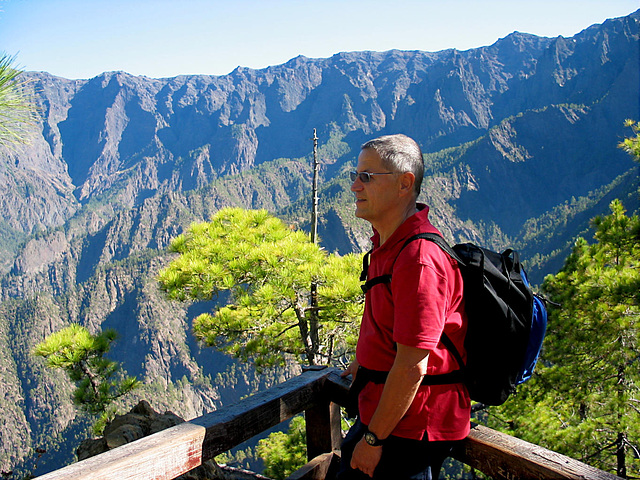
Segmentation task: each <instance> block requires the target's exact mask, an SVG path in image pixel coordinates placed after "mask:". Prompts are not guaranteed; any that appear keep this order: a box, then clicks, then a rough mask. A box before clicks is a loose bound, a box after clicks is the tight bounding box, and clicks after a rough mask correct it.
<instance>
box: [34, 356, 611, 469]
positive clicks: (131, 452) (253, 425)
mask: <svg viewBox="0 0 640 480" xmlns="http://www.w3.org/2000/svg"><path fill="white" fill-rule="evenodd" d="M347 391H348V381H347V380H346V379H344V378H341V377H340V375H339V372H338V371H337V370H336V369H331V368H323V369H312V370H308V371H305V372H304V373H303V374H302V375H300V376H298V377H295V378H292V379H291V380H288V381H287V382H284V383H282V384H280V385H277V386H275V387H273V388H271V389H269V390H266V391H263V392H260V393H257V394H255V395H253V396H251V397H249V398H247V399H245V400H243V401H242V402H239V403H237V404H236V405H233V406H230V407H225V408H223V409H220V410H218V411H215V412H212V413H209V414H206V415H203V416H202V417H198V418H195V419H193V420H190V421H188V422H185V423H182V424H180V425H177V426H175V427H172V428H169V429H167V430H163V431H162V432H158V433H156V434H154V435H150V436H148V437H145V438H142V439H140V440H137V441H135V442H132V443H129V444H126V445H123V446H121V447H118V448H116V449H114V450H111V451H109V452H106V453H103V454H100V455H97V456H95V457H91V458H88V459H86V460H83V461H81V462H77V463H74V464H72V465H69V466H67V467H64V468H62V469H60V470H56V471H54V472H51V473H48V474H46V475H42V476H40V477H37V480H83V479H86V480H89V479H91V480H111V479H113V478H118V479H119V480H148V479H155V480H172V479H174V478H175V477H177V476H179V475H182V474H183V473H186V472H188V471H190V470H192V469H193V468H196V467H198V466H199V465H201V464H202V463H203V462H206V461H208V460H211V459H212V458H214V457H215V456H216V455H218V454H220V453H223V452H226V451H228V450H229V449H231V448H233V447H235V446H236V445H238V444H240V443H242V442H244V441H245V440H248V439H250V438H252V437H253V436H255V435H257V434H259V433H260V432H263V431H265V430H267V429H269V428H271V427H273V426H275V425H278V424H279V423H281V422H283V421H285V420H287V419H289V418H291V417H293V416H294V415H297V414H298V413H302V412H305V415H306V419H307V449H308V456H309V459H313V461H312V462H311V463H310V464H309V465H308V466H307V467H306V468H305V469H302V470H301V471H299V472H298V473H296V474H295V475H293V476H292V477H291V479H292V480H293V479H294V478H295V479H303V478H304V479H322V478H325V477H324V475H325V473H326V471H327V470H328V468H329V465H330V464H332V462H333V463H335V462H334V460H335V456H336V455H338V454H339V452H338V450H339V447H340V440H341V435H340V433H341V432H340V407H339V405H344V404H345V400H346V394H347ZM454 457H455V458H457V459H459V460H461V461H463V462H464V463H466V464H468V465H470V466H472V467H474V468H476V469H478V470H479V471H481V472H483V473H485V474H487V475H490V476H491V477H493V478H495V479H521V478H527V479H540V480H546V479H571V480H578V479H587V478H588V479H594V480H614V479H618V478H619V477H616V476H615V475H612V474H609V473H607V472H603V471H601V470H598V469H596V468H593V467H590V466H589V465H586V464H584V463H581V462H578V461H577V460H574V459H572V458H569V457H566V456H563V455H560V454H558V453H555V452H552V451H550V450H547V449H544V448H542V447H539V446H537V445H532V444H530V443H527V442H524V441H522V440H519V439H516V438H514V437H511V436H509V435H505V434H502V433H499V432H496V431H493V430H491V429H488V428H486V427H482V426H474V428H473V429H472V431H471V434H470V435H469V437H467V439H466V440H465V441H464V442H463V443H462V445H461V448H460V449H459V450H457V451H456V452H455V453H454Z"/></svg>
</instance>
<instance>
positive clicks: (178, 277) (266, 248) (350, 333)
mask: <svg viewBox="0 0 640 480" xmlns="http://www.w3.org/2000/svg"><path fill="white" fill-rule="evenodd" d="M170 249H171V250H172V251H174V252H177V253H179V254H180V256H179V257H177V258H176V259H174V260H173V261H172V262H171V264H170V265H169V266H168V267H167V268H166V269H164V270H163V271H162V272H161V273H160V276H159V281H160V284H161V287H162V288H163V289H164V290H165V291H166V292H167V294H168V295H169V297H170V298H172V299H176V300H180V301H185V300H188V299H192V300H210V299H212V298H214V297H217V296H218V295H219V294H220V293H222V292H228V293H229V294H230V298H229V302H228V303H227V304H224V305H222V306H218V307H217V308H216V309H215V311H214V312H212V313H205V314H202V315H200V316H198V317H197V318H196V319H195V321H194V332H195V334H196V336H197V337H199V338H200V339H202V340H204V341H205V342H206V343H207V344H208V345H210V346H215V347H217V348H218V349H220V350H222V351H224V352H226V353H230V354H233V355H234V356H236V357H239V358H241V359H243V360H245V361H246V360H250V361H253V362H254V363H255V365H256V366H257V367H258V368H263V367H271V366H275V365H283V364H284V363H285V361H286V358H287V355H291V356H293V357H294V358H295V359H296V360H298V361H299V362H301V363H306V364H309V365H315V364H330V363H331V362H333V361H335V360H336V359H340V358H341V357H343V356H344V355H345V354H347V353H348V352H349V351H350V350H351V349H352V348H353V345H354V344H355V341H356V334H357V322H358V320H359V318H360V316H361V313H362V295H361V293H362V292H361V290H360V284H359V281H358V272H359V269H360V257H359V256H356V255H346V256H342V257H341V256H338V255H334V254H327V253H326V252H325V251H323V250H322V248H320V247H319V246H318V245H315V244H313V243H311V241H310V239H309V236H308V235H307V234H306V233H304V232H302V231H298V230H295V229H292V228H291V227H289V226H287V225H285V224H284V223H283V222H282V221H281V220H279V219H277V218H275V217H273V216H271V215H270V214H269V213H268V212H267V211H265V210H243V209H240V208H226V209H223V210H220V211H219V212H218V213H217V214H216V215H214V216H213V218H212V219H211V221H210V222H204V223H199V224H194V225H192V226H191V227H190V228H189V230H188V231H187V232H186V233H185V234H183V235H180V236H179V237H177V238H176V239H175V240H174V241H173V242H172V244H171V247H170ZM312 285H315V286H316V289H315V291H316V292H317V293H316V294H315V295H317V297H316V300H315V301H314V299H313V298H312V296H313V295H314V289H313V288H312Z"/></svg>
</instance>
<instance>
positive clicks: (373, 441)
mask: <svg viewBox="0 0 640 480" xmlns="http://www.w3.org/2000/svg"><path fill="white" fill-rule="evenodd" d="M364 441H365V442H367V443H368V444H369V445H372V446H374V447H375V446H376V445H377V444H378V438H377V437H376V436H375V435H374V434H373V433H371V432H367V433H365V434H364Z"/></svg>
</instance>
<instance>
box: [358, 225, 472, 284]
mask: <svg viewBox="0 0 640 480" xmlns="http://www.w3.org/2000/svg"><path fill="white" fill-rule="evenodd" d="M418 239H424V240H429V241H430V242H433V243H435V244H436V245H438V246H439V247H440V248H441V249H442V251H444V252H445V253H446V254H448V255H449V256H450V257H451V258H453V259H454V260H456V261H457V262H458V263H459V264H460V265H464V261H463V260H462V259H461V258H460V257H459V256H458V254H457V253H456V252H455V251H454V250H453V248H451V246H450V245H449V244H448V243H447V241H446V240H445V239H444V238H442V237H441V236H440V235H438V234H437V233H429V232H424V233H418V234H416V235H413V236H411V237H409V238H407V240H406V241H405V242H404V244H403V245H402V247H401V248H400V251H399V252H398V255H397V256H396V258H395V259H394V260H393V265H392V266H391V270H393V266H394V265H395V264H396V260H398V257H399V256H400V253H401V252H402V250H404V247H406V246H407V245H409V244H410V243H411V242H413V241H414V240H418ZM371 251H372V250H369V251H368V252H367V253H365V255H364V257H363V258H362V273H361V274H360V281H361V282H365V283H364V285H361V288H362V291H363V292H364V293H367V292H368V291H369V290H370V289H371V288H372V287H374V286H375V285H378V284H379V283H390V282H391V273H389V274H387V275H380V276H378V277H374V278H372V279H371V280H367V275H368V272H369V257H370V256H371Z"/></svg>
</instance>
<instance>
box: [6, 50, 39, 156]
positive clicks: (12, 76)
mask: <svg viewBox="0 0 640 480" xmlns="http://www.w3.org/2000/svg"><path fill="white" fill-rule="evenodd" d="M14 64H15V57H12V56H10V55H7V54H6V53H3V52H0V145H9V144H11V143H22V142H24V141H25V140H26V134H25V125H27V124H29V123H31V122H32V121H33V113H34V111H35V105H34V104H33V102H32V100H31V99H30V97H29V96H28V95H27V94H26V93H25V86H26V82H25V81H22V80H21V79H20V75H21V74H22V71H21V70H19V69H17V68H15V66H14Z"/></svg>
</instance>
